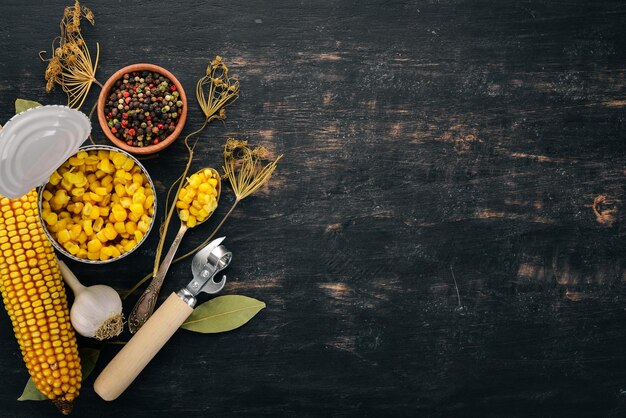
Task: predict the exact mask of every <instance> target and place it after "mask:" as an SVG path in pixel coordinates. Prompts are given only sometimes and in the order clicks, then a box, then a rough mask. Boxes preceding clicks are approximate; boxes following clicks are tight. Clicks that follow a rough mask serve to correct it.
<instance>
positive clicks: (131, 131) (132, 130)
mask: <svg viewBox="0 0 626 418" xmlns="http://www.w3.org/2000/svg"><path fill="white" fill-rule="evenodd" d="M128 134H129V135H131V136H135V135H137V131H135V130H134V129H133V128H130V129H129V130H128Z"/></svg>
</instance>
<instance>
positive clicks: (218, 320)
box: [181, 295, 265, 334]
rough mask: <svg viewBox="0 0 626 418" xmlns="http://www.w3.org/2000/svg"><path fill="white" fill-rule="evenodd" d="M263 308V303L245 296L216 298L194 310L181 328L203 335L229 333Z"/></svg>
mask: <svg viewBox="0 0 626 418" xmlns="http://www.w3.org/2000/svg"><path fill="white" fill-rule="evenodd" d="M263 308H265V303H264V302H261V301H260V300H256V299H254V298H250V297H247V296H241V295H226V296H218V297H216V298H215V299H211V300H210V301H208V302H205V303H203V304H202V305H200V306H198V307H197V308H196V309H194V310H193V312H192V313H191V315H190V316H189V318H187V320H186V321H185V322H184V323H183V325H181V328H184V329H186V330H188V331H194V332H202V333H205V334H209V333H217V332H226V331H231V330H233V329H235V328H239V327H240V326H242V325H243V324H245V323H246V322H248V321H249V320H250V319H252V318H253V317H254V316H255V315H256V314H257V313H258V312H259V311H260V310H261V309H263Z"/></svg>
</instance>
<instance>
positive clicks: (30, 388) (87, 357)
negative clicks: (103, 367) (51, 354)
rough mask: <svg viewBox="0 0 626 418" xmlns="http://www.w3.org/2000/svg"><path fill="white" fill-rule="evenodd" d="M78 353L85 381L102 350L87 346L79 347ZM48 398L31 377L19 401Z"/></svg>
mask: <svg viewBox="0 0 626 418" xmlns="http://www.w3.org/2000/svg"><path fill="white" fill-rule="evenodd" d="M78 353H79V355H80V366H81V371H82V375H83V381H84V380H85V379H86V378H87V377H88V376H89V374H90V373H91V372H92V371H93V369H94V368H95V367H96V363H97V362H98V357H99V356H100V350H98V349H95V348H87V347H85V348H79V349H78ZM46 399H48V398H46V397H45V396H44V395H43V394H42V393H41V392H39V389H37V386H35V382H33V379H32V378H29V379H28V382H26V386H25V387H24V391H23V392H22V396H20V397H19V398H17V400H18V401H45V400H46Z"/></svg>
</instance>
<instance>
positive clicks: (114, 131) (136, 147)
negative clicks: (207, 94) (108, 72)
mask: <svg viewBox="0 0 626 418" xmlns="http://www.w3.org/2000/svg"><path fill="white" fill-rule="evenodd" d="M186 119H187V97H186V96H185V91H184V90H183V86H182V85H181V84H180V82H179V81H178V80H177V79H176V77H174V76H173V75H172V73H170V72H169V71H167V70H166V69H164V68H161V67H159V66H158V65H153V64H133V65H129V66H128V67H124V68H122V69H120V70H119V71H117V72H116V73H115V74H113V75H112V76H111V78H109V79H108V80H107V82H106V83H105V84H104V87H103V88H102V91H101V92H100V96H99V97H98V121H99V122H100V127H102V130H103V131H104V133H105V135H106V136H107V138H109V139H110V140H111V142H113V144H115V145H116V146H118V147H119V148H121V149H123V150H125V151H128V152H130V153H133V154H152V153H155V152H159V151H161V150H163V149H165V148H167V147H168V146H169V145H170V144H171V143H172V142H174V141H175V140H176V138H178V136H179V135H180V132H181V131H182V130H183V127H184V125H185V120H186Z"/></svg>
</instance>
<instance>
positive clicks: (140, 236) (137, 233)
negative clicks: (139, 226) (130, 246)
mask: <svg viewBox="0 0 626 418" xmlns="http://www.w3.org/2000/svg"><path fill="white" fill-rule="evenodd" d="M133 235H135V241H137V242H141V240H142V239H143V232H141V231H135V233H134V234H133Z"/></svg>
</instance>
